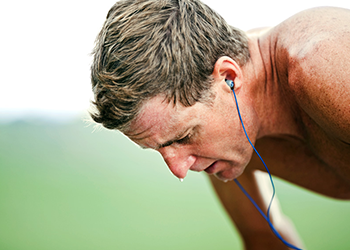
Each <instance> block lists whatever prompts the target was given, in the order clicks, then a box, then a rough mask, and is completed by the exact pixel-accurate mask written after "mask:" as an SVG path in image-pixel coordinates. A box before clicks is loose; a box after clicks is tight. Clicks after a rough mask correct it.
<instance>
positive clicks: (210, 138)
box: [126, 82, 255, 180]
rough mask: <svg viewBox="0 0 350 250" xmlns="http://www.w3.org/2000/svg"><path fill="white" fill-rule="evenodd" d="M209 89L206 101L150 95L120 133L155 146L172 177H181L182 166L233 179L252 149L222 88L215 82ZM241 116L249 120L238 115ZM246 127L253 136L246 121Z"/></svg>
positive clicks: (231, 101) (229, 98) (224, 86)
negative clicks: (211, 93)
mask: <svg viewBox="0 0 350 250" xmlns="http://www.w3.org/2000/svg"><path fill="white" fill-rule="evenodd" d="M213 90H214V93H216V96H215V98H214V100H213V102H212V103H211V104H204V103H199V102H197V103H196V104H195V105H193V106H191V107H184V106H182V105H181V104H177V105H175V106H174V105H173V104H172V103H168V102H167V101H164V97H163V96H157V97H154V98H152V99H151V100H149V101H148V102H147V103H146V104H145V105H144V107H143V109H142V111H141V114H140V115H139V116H138V118H137V119H136V120H135V121H134V122H133V123H132V125H131V129H130V132H129V133H126V135H127V136H128V137H129V138H130V139H131V140H132V141H134V142H135V143H136V144H138V145H140V146H141V147H143V148H152V149H155V150H157V151H158V152H159V153H160V154H161V155H162V156H163V158H164V160H165V162H166V164H167V165H168V167H169V169H170V170H171V172H172V173H173V174H174V175H175V176H177V177H178V178H184V177H185V176H186V174H187V171H188V170H193V171H198V172H200V171H205V172H207V173H208V174H215V175H216V176H217V177H218V178H220V179H222V180H232V179H235V178H237V177H238V176H239V175H240V174H241V173H242V172H243V170H244V168H245V167H246V165H247V164H248V162H249V160H250V158H251V155H252V148H251V147H250V145H249V143H248V141H247V139H246V137H245V135H244V132H243V130H242V126H241V124H240V121H239V117H238V115H237V109H236V106H235V103H234V100H233V99H232V98H233V97H232V94H231V93H230V91H228V87H227V86H226V85H225V83H222V82H221V83H217V84H215V85H214V86H213ZM243 105H244V104H243ZM243 110H245V109H243ZM245 119H246V120H247V121H250V122H252V120H253V119H251V118H250V117H249V116H243V120H245ZM246 129H247V130H248V133H249V132H251V134H250V136H251V135H252V136H253V137H254V136H255V133H254V132H253V131H252V129H251V126H249V125H248V126H247V125H246Z"/></svg>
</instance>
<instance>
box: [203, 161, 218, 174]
mask: <svg viewBox="0 0 350 250" xmlns="http://www.w3.org/2000/svg"><path fill="white" fill-rule="evenodd" d="M217 163H218V162H217V161H216V162H214V163H213V164H211V165H210V166H209V167H207V168H206V169H204V171H205V172H207V173H208V174H215V173H216V172H217V168H218V165H217Z"/></svg>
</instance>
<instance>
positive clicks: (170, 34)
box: [91, 0, 249, 131]
mask: <svg viewBox="0 0 350 250" xmlns="http://www.w3.org/2000/svg"><path fill="white" fill-rule="evenodd" d="M221 56H229V57H231V58H232V59H234V60H235V61H236V62H237V63H238V64H239V65H240V66H243V65H244V64H245V63H246V62H247V61H248V60H249V50H248V39H247V36H246V35H245V33H244V32H242V31H240V30H238V29H236V28H233V27H231V26H229V25H228V24H227V23H226V21H225V20H224V19H223V18H222V17H221V16H220V15H218V14H217V13H216V12H215V11H213V10H212V9H211V8H209V7H208V6H207V5H205V4H203V3H202V2H200V1H198V0H121V1H118V2H117V3H116V4H115V5H114V6H113V7H112V8H111V9H110V11H109V13H108V15H107V18H106V20H105V23H104V25H103V27H102V30H101V31H100V33H99V35H98V37H97V39H96V44H95V48H94V51H93V63H92V66H91V82H92V87H93V92H94V95H95V98H94V99H95V100H94V101H93V105H92V106H93V107H94V111H93V112H91V117H92V118H93V120H94V121H96V122H97V123H101V124H102V125H103V126H104V127H106V128H108V129H118V130H121V131H124V130H125V129H127V128H128V127H129V126H130V123H131V122H132V121H133V120H134V119H135V118H136V117H137V115H138V114H139V112H140V110H141V108H142V105H143V104H144V103H145V102H146V101H147V100H149V99H151V98H152V97H155V96H157V95H163V96H164V98H165V100H167V101H168V102H171V101H172V102H174V103H177V102H180V103H181V104H182V105H184V106H191V105H193V104H195V103H196V102H205V101H206V100H208V98H209V97H210V96H211V94H210V93H211V91H210V87H211V83H212V77H211V74H212V72H213V69H214V64H215V62H216V61H217V59H219V58H220V57H221Z"/></svg>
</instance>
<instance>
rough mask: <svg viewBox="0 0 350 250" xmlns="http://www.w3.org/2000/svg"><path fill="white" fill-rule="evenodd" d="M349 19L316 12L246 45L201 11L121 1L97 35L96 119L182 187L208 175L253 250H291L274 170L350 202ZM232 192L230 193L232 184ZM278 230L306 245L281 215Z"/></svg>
mask: <svg viewBox="0 0 350 250" xmlns="http://www.w3.org/2000/svg"><path fill="white" fill-rule="evenodd" d="M349 24H350V11H349V10H345V9H338V8H317V9H312V10H308V11H304V12H302V13H300V14H297V15H295V16H293V17H291V18H290V19H288V20H286V21H284V22H283V23H281V24H280V25H278V26H276V27H274V28H271V29H265V30H256V31H253V32H250V33H249V32H248V33H247V34H246V33H244V32H242V31H240V30H238V29H236V28H233V27H230V26H229V25H227V23H226V22H225V21H224V20H223V19H222V18H221V17H220V16H219V15H218V14H216V13H215V12H214V11H213V10H211V9H210V8H209V7H207V6H206V5H204V4H203V3H201V2H199V1H198V0H192V1H191V0H178V1H175V0H154V1H151V0H140V1H131V0H126V1H120V2H117V3H116V4H115V5H114V6H113V7H112V9H111V10H110V11H109V13H108V16H107V19H106V22H105V24H104V26H103V28H102V30H101V32H100V34H99V36H98V39H97V42H96V47H95V51H94V62H93V65H92V84H93V91H94V93H95V101H94V105H95V107H96V112H94V113H92V117H93V119H94V120H95V121H96V122H98V123H102V124H103V125H104V126H105V127H106V128H109V129H118V130H120V131H121V132H123V133H124V134H125V135H126V136H128V137H129V138H130V139H131V140H132V141H134V142H135V143H137V144H138V145H140V146H141V147H143V148H152V149H154V150H157V151H158V152H159V153H160V154H161V155H162V156H163V158H164V160H165V162H166V164H167V165H168V167H169V168H170V170H171V171H172V173H173V174H174V175H175V176H177V177H178V178H180V179H183V178H185V176H186V173H187V171H189V170H193V171H205V172H207V173H208V174H209V175H210V179H211V181H212V183H213V185H214V187H215V190H216V192H217V194H218V196H219V197H220V199H221V201H222V202H223V204H224V206H225V208H226V210H227V211H228V213H229V215H230V216H231V218H232V220H233V221H234V223H235V224H236V226H237V228H238V230H239V232H240V233H241V236H242V239H243V242H244V244H245V247H246V249H288V248H287V247H286V246H285V245H284V244H283V243H282V242H281V241H280V240H279V239H278V238H277V237H275V236H274V235H273V233H272V232H271V230H270V228H269V226H268V224H267V223H266V221H264V219H263V217H262V216H261V215H260V214H259V213H258V212H257V210H256V209H255V208H254V207H253V206H252V205H251V204H250V202H249V200H248V199H247V198H246V197H245V195H244V194H243V193H242V192H241V191H240V190H239V188H238V187H237V186H236V184H235V183H234V182H232V181H231V180H233V179H236V178H238V180H239V181H240V183H241V184H242V186H244V187H245V188H246V190H247V191H248V193H249V194H250V195H251V196H252V197H253V198H254V200H255V201H256V203H257V204H258V205H259V206H260V207H261V209H262V210H263V211H265V212H266V210H267V206H268V203H269V199H270V197H268V198H266V192H267V191H268V190H266V189H265V188H264V186H265V184H264V179H265V176H264V175H262V174H261V171H266V169H265V168H264V165H263V164H262V162H261V161H260V159H259V158H258V156H257V155H256V154H255V153H253V149H252V147H251V146H250V144H249V142H248V140H247V138H246V136H245V134H244V132H243V130H242V126H241V123H240V119H239V117H238V115H237V107H236V104H235V101H234V99H233V96H232V90H231V89H230V88H229V86H227V84H226V80H232V81H233V82H234V88H233V91H234V92H235V94H236V96H237V101H238V105H239V108H240V112H241V115H242V120H243V122H244V125H245V128H246V130H247V134H248V135H249V138H250V140H251V141H252V143H253V144H254V145H255V147H256V149H257V151H258V152H259V153H260V155H261V156H262V158H263V159H264V161H265V162H266V164H267V166H268V168H269V170H270V172H271V173H272V174H273V175H275V176H278V177H280V178H282V179H285V180H287V181H290V182H292V183H295V184H297V185H300V186H302V187H305V188H307V189H309V190H313V191H315V192H318V193H320V194H323V195H327V196H330V197H334V198H339V199H350V71H349V68H350V59H349V55H350V45H349V40H350V25H349ZM227 181H228V182H227ZM271 220H272V222H273V224H274V225H275V228H276V229H277V231H279V232H280V234H281V235H282V236H283V237H284V238H285V239H286V240H287V241H289V242H290V243H292V244H294V245H297V246H298V247H302V246H301V242H300V240H299V238H298V236H297V234H296V232H295V231H294V230H293V227H292V225H291V223H289V222H288V219H287V218H286V217H285V216H283V215H282V214H281V213H280V212H279V211H278V207H275V208H272V210H271Z"/></svg>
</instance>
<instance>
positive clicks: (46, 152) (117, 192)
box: [0, 121, 350, 250]
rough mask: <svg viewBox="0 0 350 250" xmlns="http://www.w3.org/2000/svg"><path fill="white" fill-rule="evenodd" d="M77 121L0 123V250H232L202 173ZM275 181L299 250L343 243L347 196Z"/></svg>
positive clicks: (229, 229)
mask: <svg viewBox="0 0 350 250" xmlns="http://www.w3.org/2000/svg"><path fill="white" fill-rule="evenodd" d="M93 130H94V129H93V127H92V126H87V125H86V124H85V123H83V122H81V121H74V122H71V123H65V124H60V123H52V122H43V121H42V122H40V121H31V122H26V121H19V122H15V123H11V124H2V125H0V249H1V250H31V249H33V250H90V249H94V250H95V249H99V250H100V249H101V250H112V249H113V250H114V249H184V250H187V249H201V250H202V249H203V250H205V249H242V245H241V242H240V240H239V237H238V234H237V232H236V230H235V228H234V227H233V226H232V225H231V223H230V220H229V218H228V217H227V215H226V214H225V212H224V210H223V209H222V207H221V205H220V203H219V202H218V200H217V198H216V197H215V195H214V192H213V190H212V189H211V186H210V185H209V182H208V180H207V178H206V176H205V175H204V174H198V173H190V174H189V175H188V177H187V178H186V179H185V180H184V182H183V183H180V182H179V181H178V180H177V179H176V178H175V177H173V176H172V175H171V173H170V171H169V170H168V169H167V167H166V166H165V164H164V163H163V161H162V159H161V157H160V156H159V155H158V154H157V153H155V152H152V151H149V150H141V149H139V148H138V147H137V146H135V145H134V144H133V143H131V142H130V141H129V140H128V139H126V138H125V137H124V136H123V135H121V134H120V133H118V132H112V131H106V130H103V129H102V130H99V131H95V132H93ZM275 181H276V188H277V193H278V196H279V199H280V202H281V205H282V208H283V210H284V212H285V213H286V214H287V215H288V216H289V217H290V218H292V219H293V221H294V223H295V225H296V227H297V229H298V231H299V233H300V234H301V235H302V237H303V240H304V242H305V244H306V246H307V247H308V249H317V250H320V249H321V250H322V249H327V250H328V249H337V250H339V249H350V237H349V234H350V230H349V229H350V202H342V201H335V200H331V199H328V198H324V197H321V196H318V195H315V194H312V193H310V192H306V191H304V190H302V189H300V188H297V187H295V186H292V185H290V184H287V183H285V182H283V181H280V180H277V179H276V180H275Z"/></svg>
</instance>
